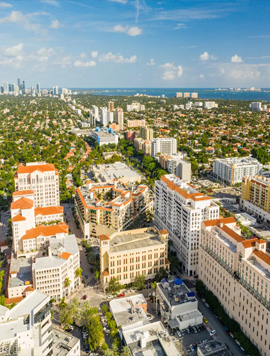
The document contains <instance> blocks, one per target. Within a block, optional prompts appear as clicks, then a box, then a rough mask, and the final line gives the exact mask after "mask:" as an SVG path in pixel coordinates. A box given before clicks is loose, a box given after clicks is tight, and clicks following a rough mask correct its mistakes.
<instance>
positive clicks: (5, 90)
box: [4, 82, 9, 94]
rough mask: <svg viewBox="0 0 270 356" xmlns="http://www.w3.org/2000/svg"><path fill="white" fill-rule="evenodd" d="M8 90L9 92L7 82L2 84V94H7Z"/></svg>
mask: <svg viewBox="0 0 270 356" xmlns="http://www.w3.org/2000/svg"><path fill="white" fill-rule="evenodd" d="M8 90H9V87H8V82H4V94H8Z"/></svg>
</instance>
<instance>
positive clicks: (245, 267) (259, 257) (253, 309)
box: [198, 218, 270, 356]
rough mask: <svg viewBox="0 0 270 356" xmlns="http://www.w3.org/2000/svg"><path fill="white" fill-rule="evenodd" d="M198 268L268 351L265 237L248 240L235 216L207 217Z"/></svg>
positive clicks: (269, 285)
mask: <svg viewBox="0 0 270 356" xmlns="http://www.w3.org/2000/svg"><path fill="white" fill-rule="evenodd" d="M198 271H199V278H200V279H201V280H202V281H203V283H204V284H205V285H206V287H207V288H208V289H209V290H211V291H212V292H213V293H214V294H215V295H216V296H217V298H218V299H219V301H220V303H221V304H222V306H223V307H224V309H225V311H226V312H227V314H228V315H229V316H230V317H231V318H232V319H234V320H235V321H237V322H238V323H239V324H240V327H241V329H242V331H243V332H244V333H245V334H246V335H247V336H248V337H249V338H250V340H251V342H252V343H253V344H254V345H255V346H256V347H258V349H259V351H260V353H261V355H263V356H267V355H269V353H270V339H269V334H268V331H269V327H268V325H269V323H270V317H269V315H270V256H269V254H268V253H266V241H264V240H261V239H256V238H254V239H251V240H245V239H244V238H243V237H242V236H241V229H240V228H239V227H238V226H237V224H236V222H235V220H234V218H226V219H217V220H212V221H204V222H203V223H202V227H201V244H200V254H199V269H198Z"/></svg>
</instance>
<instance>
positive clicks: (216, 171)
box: [213, 157, 262, 185]
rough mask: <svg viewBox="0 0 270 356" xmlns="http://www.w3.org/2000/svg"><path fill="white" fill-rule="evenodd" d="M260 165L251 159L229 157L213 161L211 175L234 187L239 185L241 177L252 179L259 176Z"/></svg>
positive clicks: (254, 159)
mask: <svg viewBox="0 0 270 356" xmlns="http://www.w3.org/2000/svg"><path fill="white" fill-rule="evenodd" d="M261 169H262V164H261V163H259V161H258V160H257V159H256V158H252V157H229V158H223V159H215V161H214V164H213V175H214V177H216V178H217V179H219V180H220V181H222V182H224V183H226V184H228V185H235V184H236V183H241V182H242V179H243V177H253V176H255V175H256V174H259V173H260V171H261Z"/></svg>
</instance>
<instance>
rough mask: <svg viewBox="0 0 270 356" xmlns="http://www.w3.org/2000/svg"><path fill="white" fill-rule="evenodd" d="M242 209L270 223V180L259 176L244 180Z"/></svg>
mask: <svg viewBox="0 0 270 356" xmlns="http://www.w3.org/2000/svg"><path fill="white" fill-rule="evenodd" d="M241 208H242V209H244V210H245V211H247V212H248V213H250V214H252V215H255V216H256V217H257V218H258V219H259V220H263V221H266V222H268V223H270V178H266V177H264V176H258V175H255V176H254V177H245V178H243V181H242V189H241Z"/></svg>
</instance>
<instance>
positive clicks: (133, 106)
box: [127, 102, 145, 111]
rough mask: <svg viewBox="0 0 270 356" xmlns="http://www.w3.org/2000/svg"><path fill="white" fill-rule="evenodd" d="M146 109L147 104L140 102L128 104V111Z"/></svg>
mask: <svg viewBox="0 0 270 356" xmlns="http://www.w3.org/2000/svg"><path fill="white" fill-rule="evenodd" d="M144 110H145V105H142V104H140V103H135V102H134V103H132V104H130V105H127V111H144Z"/></svg>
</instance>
